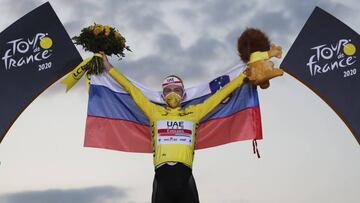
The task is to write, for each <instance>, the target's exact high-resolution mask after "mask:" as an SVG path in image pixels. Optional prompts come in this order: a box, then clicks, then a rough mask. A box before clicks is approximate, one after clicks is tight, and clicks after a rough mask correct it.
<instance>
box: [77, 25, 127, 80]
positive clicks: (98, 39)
mask: <svg viewBox="0 0 360 203" xmlns="http://www.w3.org/2000/svg"><path fill="white" fill-rule="evenodd" d="M72 39H73V40H74V44H76V45H81V46H82V47H83V48H84V50H85V51H91V52H93V53H99V52H100V51H103V52H104V53H105V54H106V55H108V56H111V55H113V54H114V55H116V56H118V57H119V59H121V58H122V57H125V54H124V51H125V49H126V50H128V51H131V50H130V47H129V46H126V44H125V43H126V40H125V38H124V37H123V36H122V35H121V34H120V33H119V31H117V30H116V29H115V28H113V27H110V26H108V25H105V26H103V25H101V24H96V23H94V25H91V26H89V27H85V28H83V29H82V30H81V33H80V35H79V36H75V37H73V38H72ZM102 64H103V62H102V58H101V57H99V56H94V57H93V58H92V59H91V60H90V62H89V63H87V64H86V65H85V66H84V68H85V70H87V72H88V73H90V74H100V73H102V72H103V71H104V67H103V65H102Z"/></svg>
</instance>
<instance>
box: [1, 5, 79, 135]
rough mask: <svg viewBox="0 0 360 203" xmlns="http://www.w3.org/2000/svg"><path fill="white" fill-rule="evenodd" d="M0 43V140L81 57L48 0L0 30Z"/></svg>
mask: <svg viewBox="0 0 360 203" xmlns="http://www.w3.org/2000/svg"><path fill="white" fill-rule="evenodd" d="M0 45H1V46H0V55H1V62H0V63H1V65H0V92H1V102H2V105H1V106H0V112H1V119H0V142H1V141H2V140H3V138H4V136H5V134H6V132H7V131H8V130H9V129H10V127H11V125H12V124H13V123H14V122H15V120H16V119H17V118H18V117H19V116H20V114H21V112H22V111H24V110H25V108H26V107H27V106H28V105H29V104H30V103H31V102H32V101H33V100H34V99H35V98H36V97H37V96H39V95H40V94H41V93H42V92H43V91H44V90H45V89H46V88H48V87H49V86H50V85H51V84H53V83H54V82H55V81H57V80H58V79H60V78H61V77H62V76H64V75H65V74H66V73H67V72H69V71H70V70H71V68H73V67H74V66H76V65H77V64H78V63H80V62H81V61H82V58H81V56H80V54H79V53H78V51H77V50H76V48H75V46H74V45H73V43H72V41H71V39H70V37H69V36H68V34H67V32H66V31H65V29H64V27H63V25H62V24H61V22H60V20H59V18H58V17H57V16H56V13H55V12H54V10H53V9H52V7H51V5H50V3H44V4H43V5H41V6H39V7H38V8H36V9H34V10H33V11H31V12H30V13H28V14H26V15H25V16H23V17H22V18H20V19H19V20H17V21H16V22H15V23H13V24H12V25H11V26H9V27H8V28H7V29H5V30H4V31H3V32H1V34H0ZM50 116H51V115H49V117H50Z"/></svg>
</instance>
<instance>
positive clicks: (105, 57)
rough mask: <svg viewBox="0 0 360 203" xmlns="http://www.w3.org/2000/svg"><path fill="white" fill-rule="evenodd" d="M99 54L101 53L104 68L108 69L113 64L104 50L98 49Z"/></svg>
mask: <svg viewBox="0 0 360 203" xmlns="http://www.w3.org/2000/svg"><path fill="white" fill-rule="evenodd" d="M100 54H101V55H102V59H103V66H104V68H105V70H106V71H109V70H110V69H111V68H112V67H113V66H112V65H111V64H110V62H109V60H108V58H107V56H106V54H105V53H104V52H102V51H100Z"/></svg>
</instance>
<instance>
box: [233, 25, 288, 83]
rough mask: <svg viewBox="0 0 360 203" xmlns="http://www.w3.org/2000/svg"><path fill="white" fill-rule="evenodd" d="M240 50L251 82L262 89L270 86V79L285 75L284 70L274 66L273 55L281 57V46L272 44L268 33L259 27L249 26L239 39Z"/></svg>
mask: <svg viewBox="0 0 360 203" xmlns="http://www.w3.org/2000/svg"><path fill="white" fill-rule="evenodd" d="M238 52H239V55H240V58H241V60H242V61H243V62H245V63H246V64H247V70H246V72H245V73H246V75H247V77H248V80H249V81H250V83H252V84H255V85H259V86H260V87H261V88H262V89H266V88H268V87H269V86H270V82H269V80H270V79H271V78H274V77H278V76H281V75H283V73H284V71H283V70H282V69H280V68H274V63H273V62H272V61H271V60H270V59H271V58H272V57H276V58H281V55H282V49H281V47H280V46H277V45H275V44H271V43H270V41H269V38H268V37H267V36H266V34H265V33H264V32H262V31H260V30H258V29H254V28H247V29H246V30H245V31H244V32H243V33H242V34H241V36H240V37H239V39H238Z"/></svg>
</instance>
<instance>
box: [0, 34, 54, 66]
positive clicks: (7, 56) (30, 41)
mask: <svg viewBox="0 0 360 203" xmlns="http://www.w3.org/2000/svg"><path fill="white" fill-rule="evenodd" d="M6 46H8V49H6V51H5V53H4V54H3V56H2V58H1V59H2V61H3V64H4V67H5V69H6V70H7V71H10V70H14V69H19V68H22V67H23V66H26V65H30V64H32V63H34V64H35V63H36V64H37V67H36V68H37V70H38V71H42V70H46V69H50V68H51V66H52V63H51V61H49V58H51V56H52V49H51V47H52V46H53V40H52V39H51V38H50V37H49V36H48V34H47V33H37V34H35V35H34V36H32V37H29V38H18V39H14V40H11V41H8V42H7V43H6Z"/></svg>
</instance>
